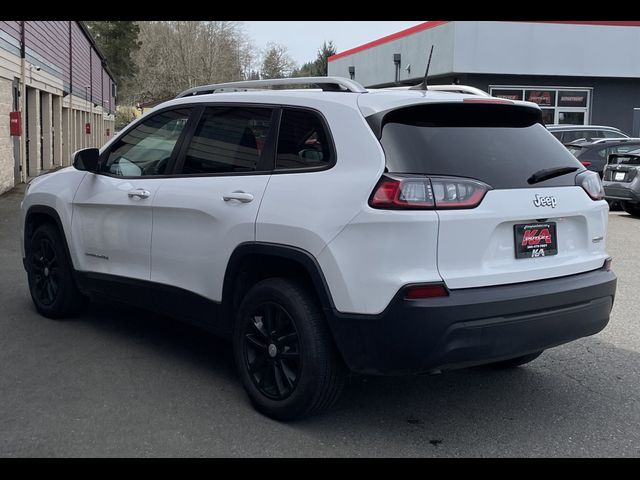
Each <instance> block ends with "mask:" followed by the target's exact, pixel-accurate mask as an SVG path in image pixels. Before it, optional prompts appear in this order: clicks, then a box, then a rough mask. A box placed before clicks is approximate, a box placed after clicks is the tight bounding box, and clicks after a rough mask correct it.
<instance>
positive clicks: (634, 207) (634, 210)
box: [621, 202, 640, 217]
mask: <svg viewBox="0 0 640 480" xmlns="http://www.w3.org/2000/svg"><path fill="white" fill-rule="evenodd" d="M621 203H622V209H623V210H624V211H625V212H627V213H628V214H629V215H631V216H633V217H640V204H638V203H630V202H621Z"/></svg>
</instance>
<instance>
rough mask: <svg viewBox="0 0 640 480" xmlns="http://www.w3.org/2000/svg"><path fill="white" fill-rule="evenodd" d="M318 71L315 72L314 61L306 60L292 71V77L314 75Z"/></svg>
mask: <svg viewBox="0 0 640 480" xmlns="http://www.w3.org/2000/svg"><path fill="white" fill-rule="evenodd" d="M317 75H318V73H317V72H316V63H315V62H307V63H305V64H303V65H302V66H301V67H300V68H296V69H295V70H294V71H293V72H292V73H291V76H292V77H315V76H317Z"/></svg>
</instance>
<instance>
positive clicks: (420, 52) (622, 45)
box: [328, 21, 640, 87]
mask: <svg viewBox="0 0 640 480" xmlns="http://www.w3.org/2000/svg"><path fill="white" fill-rule="evenodd" d="M594 23H595V22H594ZM612 23H616V22H612ZM617 23H618V24H616V25H597V24H577V23H572V22H564V23H563V22H489V21H455V22H425V23H424V24H422V25H419V26H416V27H412V28H410V29H407V30H405V31H402V32H398V33H397V34H394V35H390V36H388V37H384V38H382V39H378V40H375V41H373V42H370V43H369V44H365V45H363V46H360V47H356V48H354V49H351V50H347V51H345V52H340V53H338V54H337V55H334V56H332V57H330V58H329V64H328V72H329V75H335V76H340V77H346V78H349V66H354V67H355V78H354V79H355V80H356V81H358V82H360V83H362V84H363V85H365V86H367V87H376V86H387V85H390V84H392V83H393V82H394V81H395V67H394V64H393V54H394V53H400V54H401V56H402V58H401V61H402V63H401V67H400V71H401V77H400V82H407V83H416V82H419V81H420V80H421V79H422V77H423V76H424V71H425V66H426V63H427V58H428V56H429V51H430V48H431V45H434V47H435V48H434V51H433V59H432V62H431V67H430V69H429V77H438V76H442V75H454V74H458V73H477V74H503V75H539V76H543V75H559V76H574V77H602V78H639V77H640V57H639V56H638V52H637V46H638V45H640V22H622V23H624V25H620V24H619V23H621V22H617ZM389 39H391V40H389ZM409 65H410V66H411V68H410V72H409V71H407V70H406V68H407V67H408V66H409Z"/></svg>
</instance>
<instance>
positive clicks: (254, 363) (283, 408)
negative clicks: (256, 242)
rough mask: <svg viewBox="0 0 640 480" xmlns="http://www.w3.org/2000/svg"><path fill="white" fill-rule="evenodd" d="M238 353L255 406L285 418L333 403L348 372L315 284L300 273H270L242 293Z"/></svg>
mask: <svg viewBox="0 0 640 480" xmlns="http://www.w3.org/2000/svg"><path fill="white" fill-rule="evenodd" d="M233 355H234V359H235V363H236V368H237V370H238V374H239V375H240V379H241V380H242V384H243V386H244V388H245V390H246V391H247V394H248V396H249V399H250V400H251V403H252V404H253V406H254V407H255V408H256V409H257V410H258V411H259V412H261V413H263V414H264V415H267V416H268V417H271V418H273V419H276V420H281V421H282V420H284V421H287V420H296V419H300V418H304V417H308V416H311V415H316V414H318V413H320V412H322V411H325V410H327V409H329V408H330V407H331V406H332V405H333V404H334V403H335V402H336V400H337V399H338V397H339V395H340V392H341V391H342V387H343V386H344V383H345V378H346V375H347V373H348V370H347V368H346V365H345V364H344V362H343V360H342V358H341V357H340V355H339V353H338V351H337V349H336V347H335V344H334V343H333V338H332V335H331V331H330V330H329V326H328V324H327V321H326V318H325V314H324V312H323V310H322V307H321V306H320V304H319V302H318V300H317V298H316V296H315V295H314V292H313V289H312V287H311V286H310V285H309V284H306V283H305V282H304V281H301V280H300V279H296V278H282V277H272V278H267V279H264V280H261V281H259V282H258V283H256V284H255V285H253V286H252V287H251V288H250V289H249V290H248V291H247V292H246V293H245V294H244V295H243V298H242V301H241V302H240V305H239V306H238V310H237V311H236V318H235V322H234V327H233Z"/></svg>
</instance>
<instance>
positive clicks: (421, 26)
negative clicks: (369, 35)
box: [327, 21, 449, 62]
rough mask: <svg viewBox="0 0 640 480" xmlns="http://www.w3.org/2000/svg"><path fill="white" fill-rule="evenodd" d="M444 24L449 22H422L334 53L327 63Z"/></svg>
mask: <svg viewBox="0 0 640 480" xmlns="http://www.w3.org/2000/svg"><path fill="white" fill-rule="evenodd" d="M445 23H449V21H444V22H443V21H433V22H424V23H421V24H419V25H415V26H413V27H409V28H407V29H405V30H400V31H399V32H396V33H392V34H391V35H387V36H386V37H382V38H379V39H377V40H373V41H372V42H369V43H365V44H364V45H360V46H359V47H354V48H351V49H349V50H345V51H344V52H340V53H336V54H335V55H332V56H330V57H329V58H328V59H327V61H329V62H332V61H334V60H337V59H338V58H342V57H346V56H347V55H352V54H354V53H358V52H361V51H363V50H368V49H369V48H373V47H377V46H378V45H382V44H383V43H388V42H392V41H394V40H398V39H399V38H403V37H408V36H409V35H413V34H414V33H418V32H422V31H424V30H429V29H430V28H434V27H438V26H440V25H443V24H445Z"/></svg>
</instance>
